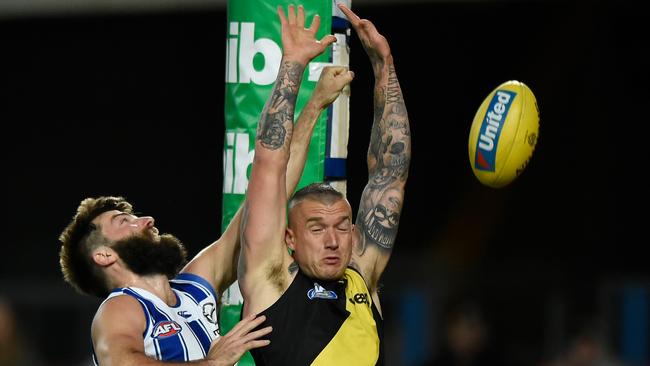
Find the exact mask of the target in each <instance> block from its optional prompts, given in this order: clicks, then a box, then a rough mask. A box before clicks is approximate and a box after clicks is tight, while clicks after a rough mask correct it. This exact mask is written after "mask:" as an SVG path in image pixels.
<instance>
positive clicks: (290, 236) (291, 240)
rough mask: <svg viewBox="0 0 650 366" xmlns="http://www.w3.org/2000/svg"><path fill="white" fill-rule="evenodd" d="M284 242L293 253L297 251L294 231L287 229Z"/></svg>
mask: <svg viewBox="0 0 650 366" xmlns="http://www.w3.org/2000/svg"><path fill="white" fill-rule="evenodd" d="M284 241H285V242H286V243H287V247H289V249H291V251H295V250H296V236H295V235H294V233H293V230H291V229H289V228H287V229H286V230H285V232H284Z"/></svg>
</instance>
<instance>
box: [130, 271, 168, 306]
mask: <svg viewBox="0 0 650 366" xmlns="http://www.w3.org/2000/svg"><path fill="white" fill-rule="evenodd" d="M127 287H138V288H141V289H143V290H147V291H149V292H151V293H152V294H154V295H156V296H158V297H159V298H160V299H161V300H162V301H164V302H165V303H166V304H167V305H170V306H174V305H176V295H175V294H174V291H173V290H172V288H171V286H170V285H169V279H168V278H167V276H165V275H162V274H157V275H148V276H138V275H133V276H132V277H131V278H130V280H129V283H128V285H127Z"/></svg>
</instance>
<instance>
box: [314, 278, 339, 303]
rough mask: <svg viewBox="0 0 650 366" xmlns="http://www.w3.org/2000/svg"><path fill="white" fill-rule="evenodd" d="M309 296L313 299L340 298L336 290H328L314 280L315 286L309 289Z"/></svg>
mask: <svg viewBox="0 0 650 366" xmlns="http://www.w3.org/2000/svg"><path fill="white" fill-rule="evenodd" d="M307 298H309V300H313V299H326V300H334V299H338V296H336V292H334V291H329V290H326V289H325V288H323V286H321V285H319V284H317V283H316V282H314V288H312V289H309V291H307Z"/></svg>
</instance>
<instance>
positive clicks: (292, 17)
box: [287, 4, 297, 25]
mask: <svg viewBox="0 0 650 366" xmlns="http://www.w3.org/2000/svg"><path fill="white" fill-rule="evenodd" d="M287 20H288V21H289V24H290V25H296V21H297V20H296V9H295V6H293V4H292V5H289V13H288V14H287Z"/></svg>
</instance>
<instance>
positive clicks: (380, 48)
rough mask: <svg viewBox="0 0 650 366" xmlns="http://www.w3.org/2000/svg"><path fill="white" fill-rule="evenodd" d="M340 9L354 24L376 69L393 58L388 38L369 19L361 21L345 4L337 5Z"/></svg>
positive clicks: (353, 26)
mask: <svg viewBox="0 0 650 366" xmlns="http://www.w3.org/2000/svg"><path fill="white" fill-rule="evenodd" d="M337 5H338V7H339V9H341V11H342V12H343V14H345V16H346V17H347V18H348V20H349V21H350V24H352V28H354V31H355V32H356V33H357V36H358V37H359V40H360V41H361V44H362V45H363V48H364V49H365V50H366V53H367V54H368V56H369V57H370V61H371V62H372V64H373V67H375V66H376V65H378V64H381V65H383V64H384V63H385V62H386V61H387V60H388V59H389V58H392V55H391V52H390V46H389V45H388V41H387V40H386V37H384V36H382V35H381V34H380V33H379V31H377V28H375V25H374V24H372V22H371V21H369V20H368V19H361V18H359V16H358V15H356V14H355V13H354V12H353V11H352V10H350V8H348V7H347V6H345V5H344V4H341V3H339V4H337Z"/></svg>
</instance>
